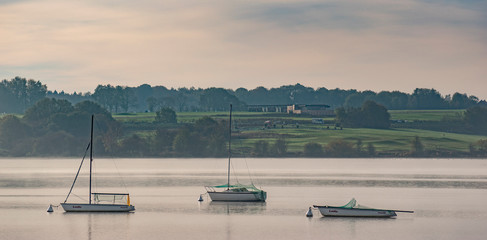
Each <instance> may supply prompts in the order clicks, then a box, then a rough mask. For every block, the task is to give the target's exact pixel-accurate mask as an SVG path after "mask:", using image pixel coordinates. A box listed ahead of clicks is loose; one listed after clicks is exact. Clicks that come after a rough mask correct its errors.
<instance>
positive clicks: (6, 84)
mask: <svg viewBox="0 0 487 240" xmlns="http://www.w3.org/2000/svg"><path fill="white" fill-rule="evenodd" d="M44 97H50V98H56V99H64V100H68V101H69V102H71V103H72V104H76V103H79V102H82V101H86V100H89V101H94V102H96V103H98V104H100V105H101V106H103V107H104V108H106V109H107V110H108V111H109V112H111V113H124V112H156V111H158V110H160V109H162V108H172V109H174V110H175V111H177V112H193V111H224V110H226V106H227V104H228V103H230V102H231V103H232V104H233V105H234V108H235V110H246V105H286V104H326V105H329V106H330V107H331V108H332V109H336V108H339V107H343V108H359V107H361V106H362V104H363V103H365V102H367V101H373V102H376V103H377V104H379V105H382V106H384V107H385V108H387V109H389V110H396V109H466V108H469V107H472V106H477V105H487V102H486V101H485V100H480V99H478V98H477V97H476V96H473V95H467V94H465V93H458V92H457V93H454V94H453V95H445V96H442V95H441V94H440V93H439V92H438V91H437V90H435V89H426V88H417V89H415V90H414V92H413V93H403V92H400V91H381V92H374V91H369V90H367V91H357V90H354V89H350V90H344V89H339V88H336V89H327V88H325V87H321V88H317V89H314V88H310V87H306V86H303V85H301V84H295V85H285V86H281V87H278V88H270V89H268V88H265V87H257V88H255V89H250V90H248V89H245V88H237V89H236V90H232V89H223V88H207V89H202V88H194V87H191V88H178V89H174V88H170V89H169V88H166V87H164V86H150V85H148V84H142V85H140V86H138V87H128V86H112V85H98V86H97V87H96V88H95V90H94V92H93V93H91V92H87V93H81V92H74V93H66V92H64V91H61V92H57V91H48V90H47V86H46V85H44V84H42V83H41V82H39V81H35V80H32V79H31V80H26V79H25V78H21V77H15V78H13V79H11V80H7V79H4V80H3V81H2V82H1V84H0V100H1V101H0V112H5V113H23V112H24V111H25V110H26V109H27V108H28V107H30V106H32V105H33V104H35V103H36V102H37V101H38V100H40V99H42V98H44Z"/></svg>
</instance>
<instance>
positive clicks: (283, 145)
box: [271, 137, 287, 156]
mask: <svg viewBox="0 0 487 240" xmlns="http://www.w3.org/2000/svg"><path fill="white" fill-rule="evenodd" d="M271 153H272V154H273V155H274V156H285V155H286V154H287V142H286V139H285V138H283V137H279V138H278V139H276V141H275V142H274V144H273V145H272V146H271Z"/></svg>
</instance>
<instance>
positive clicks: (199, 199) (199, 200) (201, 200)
mask: <svg viewBox="0 0 487 240" xmlns="http://www.w3.org/2000/svg"><path fill="white" fill-rule="evenodd" d="M198 202H203V197H202V196H201V194H200V198H198Z"/></svg>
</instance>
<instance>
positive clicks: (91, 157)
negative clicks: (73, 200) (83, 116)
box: [88, 115, 95, 204]
mask: <svg viewBox="0 0 487 240" xmlns="http://www.w3.org/2000/svg"><path fill="white" fill-rule="evenodd" d="M94 117H95V115H91V136H90V195H88V199H90V204H91V173H92V168H93V119H94Z"/></svg>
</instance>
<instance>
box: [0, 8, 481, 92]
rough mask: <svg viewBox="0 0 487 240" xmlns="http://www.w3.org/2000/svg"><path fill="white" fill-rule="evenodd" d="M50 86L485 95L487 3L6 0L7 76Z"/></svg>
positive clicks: (1, 47) (0, 46)
mask: <svg viewBox="0 0 487 240" xmlns="http://www.w3.org/2000/svg"><path fill="white" fill-rule="evenodd" d="M15 76H21V77H25V78H28V79H35V80H39V81H41V82H43V83H44V84H47V86H48V88H49V90H58V91H59V90H64V91H67V92H73V91H78V92H79V91H82V92H86V91H93V90H94V89H95V87H96V86H97V85H98V84H112V85H125V86H138V85H140V84H143V83H148V84H150V85H153V86H155V85H163V86H166V87H176V88H177V87H192V86H194V87H203V88H206V87H213V86H214V87H225V88H232V89H236V88H238V87H245V88H248V89H253V88H255V87H257V86H264V87H268V88H270V87H279V86H281V85H287V84H296V83H301V84H303V85H306V86H310V87H314V88H316V87H327V88H330V89H331V88H342V89H352V88H353V89H358V90H373V91H381V90H400V91H403V92H412V91H413V90H414V89H415V88H418V87H420V88H435V89H437V90H438V91H440V92H441V93H442V94H451V93H454V92H461V93H467V94H469V95H470V94H473V95H476V96H478V97H480V98H482V99H487V1H484V0H445V1H439V0H423V1H418V0H400V1H396V0H357V1H348V0H336V1H326V0H321V1H311V0H296V1H293V0H266V1H262V0H242V1H239V0H220V1H212V0H208V1H205V0H185V1H181V0H174V1H172V0H169V1H162V0H137V1H133V0H83V1H72V0H32V1H31V0H18V1H15V0H0V79H11V78H13V77H15Z"/></svg>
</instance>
